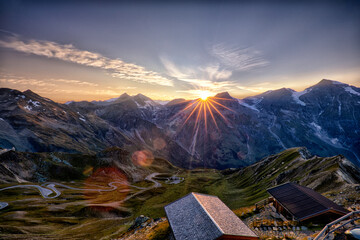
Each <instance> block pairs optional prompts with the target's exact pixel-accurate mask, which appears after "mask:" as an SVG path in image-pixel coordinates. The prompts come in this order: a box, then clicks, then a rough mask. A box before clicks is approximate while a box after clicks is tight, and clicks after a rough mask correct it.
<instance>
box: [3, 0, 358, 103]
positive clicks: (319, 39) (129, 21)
mask: <svg viewBox="0 0 360 240" xmlns="http://www.w3.org/2000/svg"><path fill="white" fill-rule="evenodd" d="M359 66H360V2H359V1H299V2H297V1H279V0H277V1H271V0H270V1H211V2H205V1H194V2H193V1H182V2H180V1H178V2H177V1H170V2H168V1H30V0H28V1H25V0H24V1H19V0H13V1H2V0H0V87H7V88H14V89H18V90H21V91H24V90H27V89H31V90H32V91H34V92H36V93H38V94H40V95H42V96H44V97H48V98H51V99H53V100H55V101H59V102H66V101H71V100H75V101H81V100H88V101H91V100H106V99H110V98H114V97H117V96H119V95H121V94H122V93H124V92H126V93H128V94H130V95H135V94H137V93H142V94H144V95H146V96H148V97H151V98H152V99H155V100H170V99H174V98H185V99H192V98H197V97H198V96H199V94H200V93H202V92H204V91H205V92H207V93H208V94H209V95H213V94H216V93H219V92H224V91H227V92H229V93H230V95H232V96H234V97H239V98H243V97H246V96H253V95H257V94H260V93H262V92H265V91H268V90H274V89H279V88H282V87H286V88H292V89H294V90H297V91H302V90H304V89H305V88H306V87H309V86H311V85H314V84H316V83H317V82H319V81H320V80H321V79H332V80H336V81H341V82H344V83H348V84H351V85H354V86H357V87H359V86H360V67H359Z"/></svg>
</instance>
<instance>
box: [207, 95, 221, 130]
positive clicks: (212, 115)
mask: <svg viewBox="0 0 360 240" xmlns="http://www.w3.org/2000/svg"><path fill="white" fill-rule="evenodd" d="M206 106H207V108H208V110H209V112H210V115H211V118H212V120H213V121H214V124H215V126H216V128H217V129H218V128H219V127H218V125H217V123H216V120H215V117H214V114H213V112H212V110H211V108H210V107H209V104H208V102H206Z"/></svg>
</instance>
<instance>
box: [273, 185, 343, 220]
mask: <svg viewBox="0 0 360 240" xmlns="http://www.w3.org/2000/svg"><path fill="white" fill-rule="evenodd" d="M267 191H268V193H269V194H270V195H271V198H272V201H273V203H274V207H275V208H276V210H277V211H278V212H279V213H281V214H282V215H283V216H284V217H286V218H287V219H290V220H294V221H299V222H303V221H310V222H322V223H327V222H331V221H332V220H335V219H337V218H339V217H341V216H343V215H345V214H347V213H349V211H348V210H346V209H344V208H343V207H341V206H339V205H337V204H336V203H334V202H333V201H331V200H329V199H327V198H326V197H324V196H323V195H321V194H320V193H317V192H315V191H314V190H312V189H311V188H308V187H304V186H300V185H298V184H295V183H285V184H282V185H279V186H276V187H274V188H270V189H268V190H267Z"/></svg>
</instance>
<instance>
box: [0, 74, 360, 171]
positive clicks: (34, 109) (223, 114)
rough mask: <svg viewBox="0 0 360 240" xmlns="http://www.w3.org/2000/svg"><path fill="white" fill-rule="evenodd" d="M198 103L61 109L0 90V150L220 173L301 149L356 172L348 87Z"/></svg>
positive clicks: (122, 101)
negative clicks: (124, 155)
mask: <svg viewBox="0 0 360 240" xmlns="http://www.w3.org/2000/svg"><path fill="white" fill-rule="evenodd" d="M199 102H200V101H199V100H198V99H195V100H185V99H174V100H172V101H170V102H168V103H166V104H165V105H162V104H159V103H157V102H156V101H153V100H152V99H150V98H148V97H146V96H144V95H142V94H138V95H136V96H129V95H128V94H126V93H125V94H123V95H121V96H120V97H118V98H115V99H110V100H108V101H93V102H88V101H82V102H68V103H66V104H60V103H56V102H54V101H52V100H50V99H47V98H44V97H41V96H39V95H38V94H36V93H34V92H32V91H30V90H27V91H24V92H21V91H18V90H14V89H7V88H1V89H0V147H2V148H12V147H15V148H16V150H18V151H29V152H59V151H60V152H68V153H83V154H94V153H96V152H100V151H101V150H103V149H105V148H107V147H111V146H118V147H121V148H123V149H126V150H127V151H129V152H131V153H135V152H136V151H140V150H145V149H146V150H147V151H148V152H150V153H151V155H153V156H156V157H162V158H165V159H168V160H170V161H171V162H172V163H173V164H175V165H177V166H180V167H185V168H194V167H207V168H218V169H225V168H231V167H243V166H247V165H250V164H252V163H255V162H257V161H259V160H260V159H262V158H263V157H265V156H268V155H271V154H274V153H277V152H279V151H281V150H284V149H287V148H291V147H298V146H305V147H307V148H308V149H309V151H310V152H312V153H313V154H316V155H319V156H330V155H338V154H342V155H344V156H345V157H346V158H348V159H349V160H350V161H352V162H353V163H354V164H355V165H357V166H360V88H357V87H355V86H350V85H348V84H344V83H340V82H336V81H332V80H325V79H324V80H322V81H320V82H319V83H318V84H316V85H314V86H311V87H309V88H307V89H305V90H304V91H302V92H296V91H294V90H292V89H288V88H282V89H278V90H274V91H268V92H265V93H262V94H260V95H256V96H252V97H247V98H244V99H238V98H234V97H232V96H230V95H229V93H227V92H223V93H219V94H217V95H216V96H214V97H210V98H209V102H212V106H211V105H209V104H208V105H207V106H210V107H209V108H208V107H207V108H206V110H205V106H206V105H204V106H203V110H202V112H199V109H200V108H201V107H200V108H198V110H197V113H195V114H191V113H192V111H193V110H194V108H196V103H199ZM191 104H192V105H191ZM215 108H216V109H215ZM210 109H212V113H213V114H209V113H210ZM195 110H196V109H195ZM195 110H194V111H195ZM204 113H207V114H204Z"/></svg>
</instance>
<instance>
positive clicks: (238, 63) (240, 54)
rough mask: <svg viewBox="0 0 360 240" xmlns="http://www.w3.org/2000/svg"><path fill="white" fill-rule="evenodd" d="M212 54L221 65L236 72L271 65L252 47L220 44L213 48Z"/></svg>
mask: <svg viewBox="0 0 360 240" xmlns="http://www.w3.org/2000/svg"><path fill="white" fill-rule="evenodd" d="M210 54H211V55H212V56H214V57H215V58H217V59H218V60H219V61H220V62H221V64H223V65H224V66H226V67H228V68H231V69H232V70H234V71H249V70H252V69H255V68H259V67H265V66H267V65H269V62H268V61H267V60H265V59H264V58H263V57H262V56H261V53H260V52H259V51H257V50H255V49H254V48H252V47H249V48H239V47H230V46H227V45H226V44H223V43H220V44H215V45H213V46H212V47H211V49H210Z"/></svg>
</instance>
